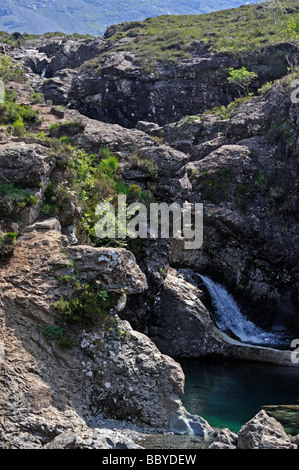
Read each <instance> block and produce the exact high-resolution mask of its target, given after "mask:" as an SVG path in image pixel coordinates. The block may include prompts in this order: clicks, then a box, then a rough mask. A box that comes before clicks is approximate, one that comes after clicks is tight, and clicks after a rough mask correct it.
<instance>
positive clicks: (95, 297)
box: [54, 281, 118, 329]
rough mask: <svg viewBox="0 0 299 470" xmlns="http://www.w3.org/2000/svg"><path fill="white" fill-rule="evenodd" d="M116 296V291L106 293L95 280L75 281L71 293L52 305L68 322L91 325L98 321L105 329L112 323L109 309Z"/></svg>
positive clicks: (114, 302) (113, 303) (113, 304)
mask: <svg viewBox="0 0 299 470" xmlns="http://www.w3.org/2000/svg"><path fill="white" fill-rule="evenodd" d="M117 297H118V294H117V293H114V292H110V293H109V294H108V293H107V292H106V291H105V290H103V289H101V288H100V286H99V285H98V283H96V282H90V283H82V282H80V281H76V283H75V285H74V287H73V295H72V296H68V297H67V298H64V297H61V298H60V299H59V300H58V301H57V302H56V303H55V304H54V307H55V309H56V310H57V311H58V312H59V313H60V314H61V315H62V317H63V318H64V320H66V321H67V322H69V323H73V324H80V325H85V326H93V325H94V324H95V323H98V322H99V323H100V324H101V326H102V328H103V329H107V328H109V327H111V326H112V325H113V324H114V319H113V316H112V315H111V312H110V310H111V309H112V308H113V307H114V306H115V304H116V301H117Z"/></svg>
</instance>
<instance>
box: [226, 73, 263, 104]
mask: <svg viewBox="0 0 299 470" xmlns="http://www.w3.org/2000/svg"><path fill="white" fill-rule="evenodd" d="M255 78H257V74H256V73H255V72H250V71H249V70H247V69H246V68H245V67H242V68H240V69H234V68H232V67H231V68H230V69H229V77H228V81H229V83H232V84H234V85H236V87H237V89H238V93H239V95H240V97H242V96H248V95H249V86H250V85H251V83H252V81H253V80H254V79H255Z"/></svg>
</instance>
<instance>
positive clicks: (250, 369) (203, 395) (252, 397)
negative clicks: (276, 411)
mask: <svg viewBox="0 0 299 470" xmlns="http://www.w3.org/2000/svg"><path fill="white" fill-rule="evenodd" d="M179 362H180V363H181V366H182V368H183V370H184V373H185V377H186V384H185V394H184V397H183V400H182V401H183V404H184V406H185V408H186V409H187V410H188V411H189V412H190V413H192V414H197V415H200V416H202V417H203V418H205V419H206V420H207V421H208V423H209V424H210V425H211V426H213V427H216V428H224V427H228V428H229V429H230V430H231V431H233V432H236V433H237V432H238V431H239V430H240V428H241V426H242V425H243V424H244V423H246V422H247V421H248V420H250V419H251V418H253V416H254V415H255V414H256V413H258V412H259V411H260V409H261V407H262V406H264V405H289V404H299V368H297V367H284V366H275V365H271V364H264V363H261V364H259V363H256V362H247V361H232V360H206V359H198V360H194V359H191V360H189V359H186V360H180V361H179ZM298 432H299V431H298Z"/></svg>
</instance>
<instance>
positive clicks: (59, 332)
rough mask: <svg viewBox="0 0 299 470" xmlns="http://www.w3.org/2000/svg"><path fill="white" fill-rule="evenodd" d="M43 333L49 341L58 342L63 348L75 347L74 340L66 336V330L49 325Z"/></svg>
mask: <svg viewBox="0 0 299 470" xmlns="http://www.w3.org/2000/svg"><path fill="white" fill-rule="evenodd" d="M42 333H43V335H44V336H45V337H46V338H47V339H48V340H49V341H54V342H57V343H58V344H59V346H61V347H62V348H66V349H71V348H73V346H74V343H73V340H72V339H71V338H68V337H67V336H65V335H64V329H63V328H60V327H59V326H56V325H48V326H46V327H45V328H44V329H43V331H42Z"/></svg>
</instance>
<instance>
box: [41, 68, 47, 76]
mask: <svg viewBox="0 0 299 470" xmlns="http://www.w3.org/2000/svg"><path fill="white" fill-rule="evenodd" d="M46 72H47V66H46V65H45V66H44V67H43V70H42V72H41V77H42V78H45V76H46Z"/></svg>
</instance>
